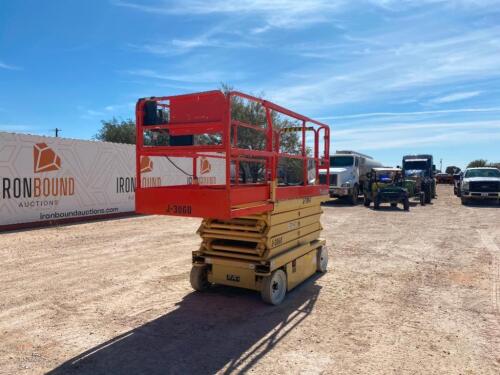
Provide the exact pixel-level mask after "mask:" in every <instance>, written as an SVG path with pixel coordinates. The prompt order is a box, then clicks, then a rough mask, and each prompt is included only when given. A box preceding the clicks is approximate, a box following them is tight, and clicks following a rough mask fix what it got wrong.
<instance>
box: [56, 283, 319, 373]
mask: <svg viewBox="0 0 500 375" xmlns="http://www.w3.org/2000/svg"><path fill="white" fill-rule="evenodd" d="M318 277H320V275H316V276H313V277H312V278H310V279H309V280H307V281H306V282H305V283H304V284H302V285H301V286H299V287H297V288H296V289H295V290H293V291H292V292H290V294H289V295H288V296H287V298H286V299H285V301H284V302H283V303H282V304H281V305H280V306H270V305H266V304H264V303H263V302H262V301H261V300H260V295H259V294H258V293H255V292H251V291H245V290H241V289H235V288H229V287H222V286H218V287H213V288H212V289H211V290H210V291H208V292H206V293H194V292H193V293H190V294H188V295H187V296H186V297H184V299H183V300H182V301H180V302H179V303H178V304H177V308H176V309H175V310H174V311H172V312H170V313H168V314H166V315H164V316H162V317H160V318H158V319H156V320H154V321H151V322H149V323H147V324H145V325H143V326H141V327H138V328H136V329H134V330H132V331H129V332H127V333H124V334H122V335H120V336H118V337H115V338H113V339H112V340H109V341H107V342H104V343H102V344H100V345H98V346H96V347H94V348H92V349H89V350H87V351H86V352H84V353H81V354H80V355H78V356H76V357H75V358H72V359H70V360H69V361H67V362H65V363H64V364H62V365H61V366H59V367H57V368H56V369H54V370H52V371H50V372H49V374H51V375H62V374H88V375H90V374H170V373H175V374H201V373H215V372H217V371H221V370H223V372H224V373H230V372H237V373H244V372H246V371H248V370H250V369H251V368H252V367H253V366H254V364H255V363H256V362H257V361H258V360H259V359H261V358H262V357H264V356H265V355H266V354H267V353H268V352H269V351H270V350H271V349H272V348H273V347H274V346H275V345H276V344H277V343H278V342H279V341H280V340H281V339H282V338H283V337H285V336H286V335H287V334H288V333H290V332H291V331H292V330H293V329H294V328H295V327H296V326H297V325H299V324H300V323H301V322H302V321H303V320H304V319H305V318H306V317H307V316H308V315H309V314H310V313H311V311H312V309H313V307H314V304H315V303H316V300H317V298H318V294H319V291H320V289H321V287H320V286H319V285H317V284H316V283H315V281H316V280H317V278H318Z"/></svg>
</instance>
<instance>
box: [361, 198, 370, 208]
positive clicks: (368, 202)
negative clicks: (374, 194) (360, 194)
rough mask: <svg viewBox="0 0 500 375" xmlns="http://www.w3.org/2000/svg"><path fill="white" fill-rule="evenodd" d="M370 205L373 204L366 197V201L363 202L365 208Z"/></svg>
mask: <svg viewBox="0 0 500 375" xmlns="http://www.w3.org/2000/svg"><path fill="white" fill-rule="evenodd" d="M370 203H372V202H371V201H370V200H369V199H368V198H367V197H365V199H364V201H363V204H364V205H365V207H370Z"/></svg>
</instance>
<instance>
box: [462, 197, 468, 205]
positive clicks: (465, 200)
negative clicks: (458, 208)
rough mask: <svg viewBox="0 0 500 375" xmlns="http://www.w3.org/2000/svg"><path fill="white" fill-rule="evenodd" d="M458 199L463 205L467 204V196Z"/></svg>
mask: <svg viewBox="0 0 500 375" xmlns="http://www.w3.org/2000/svg"><path fill="white" fill-rule="evenodd" d="M460 200H461V201H462V204H463V205H464V206H465V205H467V203H468V201H467V198H465V197H461V198H460Z"/></svg>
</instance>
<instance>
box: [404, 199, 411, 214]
mask: <svg viewBox="0 0 500 375" xmlns="http://www.w3.org/2000/svg"><path fill="white" fill-rule="evenodd" d="M403 208H404V210H405V211H410V199H408V198H405V200H404V201H403Z"/></svg>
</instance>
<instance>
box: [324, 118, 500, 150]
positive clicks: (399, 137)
mask: <svg viewBox="0 0 500 375" xmlns="http://www.w3.org/2000/svg"><path fill="white" fill-rule="evenodd" d="M331 134H332V135H331V137H332V140H333V145H334V146H335V148H336V149H342V148H350V149H354V150H384V149H399V148H405V149H418V148H420V147H430V146H436V145H443V144H444V145H446V146H448V147H449V146H458V145H469V144H471V143H476V144H477V143H491V142H497V141H500V121H465V122H429V123H394V124H391V125H387V126H377V127H366V126H365V127H360V128H349V129H342V128H338V127H335V126H334V127H332V130H331Z"/></svg>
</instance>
